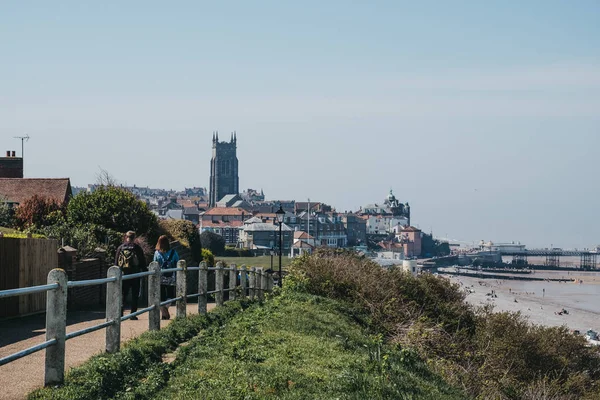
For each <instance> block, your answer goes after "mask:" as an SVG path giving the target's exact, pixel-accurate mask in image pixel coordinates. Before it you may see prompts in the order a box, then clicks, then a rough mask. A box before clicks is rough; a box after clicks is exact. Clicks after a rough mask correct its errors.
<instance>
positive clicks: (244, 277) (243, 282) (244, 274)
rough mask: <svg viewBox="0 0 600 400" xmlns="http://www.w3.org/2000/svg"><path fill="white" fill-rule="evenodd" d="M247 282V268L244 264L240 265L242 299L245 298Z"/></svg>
mask: <svg viewBox="0 0 600 400" xmlns="http://www.w3.org/2000/svg"><path fill="white" fill-rule="evenodd" d="M247 282H248V270H247V269H246V266H245V265H242V266H241V267H240V286H241V287H242V300H245V299H246V286H247Z"/></svg>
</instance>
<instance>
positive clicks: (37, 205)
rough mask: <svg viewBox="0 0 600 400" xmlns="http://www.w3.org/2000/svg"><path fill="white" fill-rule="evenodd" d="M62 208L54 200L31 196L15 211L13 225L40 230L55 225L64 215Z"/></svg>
mask: <svg viewBox="0 0 600 400" xmlns="http://www.w3.org/2000/svg"><path fill="white" fill-rule="evenodd" d="M64 210H65V208H64V206H63V205H60V204H58V202H57V201H56V200H53V199H49V198H47V197H42V196H38V195H37V194H36V195H33V197H31V198H29V199H27V200H26V201H25V202H24V203H23V204H21V205H19V207H17V209H16V211H15V224H16V226H18V227H19V228H21V229H23V228H42V227H45V226H50V225H53V224H55V223H56V220H57V218H60V217H61V216H62V215H64Z"/></svg>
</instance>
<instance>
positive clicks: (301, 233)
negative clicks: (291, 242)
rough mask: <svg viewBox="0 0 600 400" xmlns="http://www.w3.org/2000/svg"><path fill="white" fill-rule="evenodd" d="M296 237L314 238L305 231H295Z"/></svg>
mask: <svg viewBox="0 0 600 400" xmlns="http://www.w3.org/2000/svg"><path fill="white" fill-rule="evenodd" d="M294 239H314V237H312V236H311V235H309V234H308V233H306V232H304V231H296V232H294Z"/></svg>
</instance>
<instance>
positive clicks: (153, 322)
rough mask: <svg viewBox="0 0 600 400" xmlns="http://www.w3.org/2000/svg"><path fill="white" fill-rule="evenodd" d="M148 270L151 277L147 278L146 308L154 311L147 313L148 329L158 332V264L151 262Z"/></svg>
mask: <svg viewBox="0 0 600 400" xmlns="http://www.w3.org/2000/svg"><path fill="white" fill-rule="evenodd" d="M148 270H149V271H151V272H152V275H150V276H148V307H151V306H154V309H152V311H150V312H149V313H148V329H149V330H151V331H158V330H160V264H159V263H158V262H156V261H154V262H151V263H150V266H149V267H148Z"/></svg>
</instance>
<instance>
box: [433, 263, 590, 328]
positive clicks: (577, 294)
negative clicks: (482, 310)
mask: <svg viewBox="0 0 600 400" xmlns="http://www.w3.org/2000/svg"><path fill="white" fill-rule="evenodd" d="M440 276H444V277H445V278H447V279H449V280H450V281H451V282H454V283H457V284H459V285H460V286H461V288H463V289H464V290H465V291H467V290H468V294H467V297H466V301H467V302H468V303H469V304H471V305H473V306H475V307H479V306H483V305H487V304H491V305H493V306H494V311H495V312H502V311H510V312H521V314H522V315H523V316H525V317H526V318H527V319H528V320H529V322H531V323H533V324H536V325H545V326H563V325H564V326H567V327H568V328H569V329H570V330H575V329H576V330H579V331H581V332H582V333H584V332H586V331H587V330H588V329H593V330H595V331H600V310H599V309H598V307H596V306H595V305H594V298H597V294H596V293H597V292H598V291H599V290H600V287H599V286H598V285H597V283H598V281H597V279H598V280H600V279H599V278H600V277H597V276H596V277H594V278H595V279H590V276H585V277H583V279H586V278H587V280H588V282H589V283H591V284H586V285H579V284H576V283H558V282H549V281H517V280H505V279H504V280H503V279H480V278H477V277H471V276H464V275H447V274H440ZM572 278H575V277H572ZM582 286H585V288H583V287H582ZM492 290H493V291H494V294H495V297H492V296H488V294H491V292H492ZM563 309H565V310H567V311H568V314H563V315H560V314H559V312H560V311H561V310H563Z"/></svg>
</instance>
